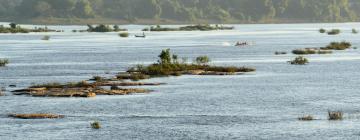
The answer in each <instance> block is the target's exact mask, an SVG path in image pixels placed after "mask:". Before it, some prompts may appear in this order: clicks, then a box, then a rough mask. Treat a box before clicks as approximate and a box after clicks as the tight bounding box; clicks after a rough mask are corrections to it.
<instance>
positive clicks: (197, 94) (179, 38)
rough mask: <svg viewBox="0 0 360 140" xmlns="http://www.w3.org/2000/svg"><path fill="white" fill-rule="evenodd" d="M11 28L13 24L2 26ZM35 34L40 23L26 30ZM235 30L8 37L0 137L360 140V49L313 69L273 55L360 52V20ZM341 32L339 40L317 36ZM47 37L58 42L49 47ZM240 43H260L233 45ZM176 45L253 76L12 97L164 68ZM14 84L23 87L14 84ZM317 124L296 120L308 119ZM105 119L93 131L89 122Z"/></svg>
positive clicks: (1, 51)
mask: <svg viewBox="0 0 360 140" xmlns="http://www.w3.org/2000/svg"><path fill="white" fill-rule="evenodd" d="M1 24H7V23H1ZM23 26H24V27H32V26H34V25H23ZM234 26H235V27H236V29H235V30H232V31H206V32H200V31H193V32H149V33H146V34H147V38H145V39H144V38H135V37H133V35H135V34H142V32H141V31H140V30H141V29H142V28H145V27H147V26H140V25H127V26H122V27H124V28H128V29H129V30H130V31H129V32H130V35H131V36H130V37H129V38H120V37H119V36H118V35H117V33H73V32H71V30H73V29H86V27H85V26H49V28H51V29H60V30H65V32H61V33H29V34H1V35H0V58H8V59H9V60H10V62H11V63H10V64H9V65H8V66H7V67H1V68H0V86H1V87H6V89H7V92H6V94H7V96H2V97H0V124H1V125H0V139H4V140H5V139H19V140H23V139H52V140H54V139H72V140H77V139H103V140H107V139H126V140H127V139H156V140H161V139H164V140H168V139H194V140H198V139H216V140H217V139H225V140H228V139H274V140H278V139H285V140H287V139H314V140H319V139H324V140H329V139H358V138H359V137H360V129H359V128H360V123H359V121H360V94H359V91H360V87H359V84H360V81H359V77H360V71H359V70H360V61H359V60H360V55H359V53H360V51H359V50H357V49H349V50H346V51H336V52H334V53H333V54H326V55H311V56H307V58H309V60H310V64H308V65H305V66H294V65H289V64H288V63H287V61H289V60H290V59H293V58H294V57H295V56H294V55H292V54H290V53H289V54H287V55H274V52H275V51H287V52H291V50H293V49H296V48H306V47H324V46H326V45H327V44H329V43H330V42H331V41H343V40H346V41H349V42H351V43H352V44H353V46H355V47H356V46H359V44H360V38H359V36H360V34H352V33H351V29H352V28H356V27H360V24H359V23H339V24H263V25H234ZM320 28H326V29H332V28H339V29H341V30H342V33H341V34H340V35H336V36H329V35H326V34H320V33H319V32H318V29H320ZM44 35H49V36H51V39H50V40H49V41H43V40H41V38H42V37H43V36H44ZM236 41H249V42H252V43H254V45H252V46H250V47H244V48H239V47H233V45H232V44H234V43H235V42H236ZM166 48H170V49H171V51H172V52H174V53H176V54H177V55H179V56H180V57H186V58H188V60H189V61H191V60H192V59H193V58H195V57H197V56H199V55H207V56H209V57H210V58H211V60H212V62H211V64H212V65H221V66H249V67H255V68H256V69H257V71H256V72H254V73H249V74H246V75H233V76H180V77H165V78H155V79H150V80H145V81H146V82H166V83H167V85H162V86H158V87H146V88H149V89H153V90H154V92H152V93H151V94H137V95H127V96H97V97H95V98H41V97H30V96H16V95H12V94H11V92H9V91H11V90H14V89H18V88H25V87H27V86H30V85H33V84H41V83H47V82H71V81H73V82H74V81H81V80H86V79H89V78H91V77H92V76H94V75H99V76H111V75H115V74H116V73H117V72H121V71H125V70H126V69H127V68H129V67H131V66H134V65H136V64H150V63H153V62H156V61H157V56H158V54H159V53H160V51H161V50H162V49H166ZM11 84H16V85H17V87H16V88H10V87H8V85H11ZM329 110H331V111H343V112H344V117H345V118H344V120H342V121H328V120H327V111H329ZM11 113H55V114H62V115H65V116H66V117H65V118H63V119H56V120H20V119H13V118H8V117H7V115H8V114H11ZM307 114H310V115H313V116H315V118H316V119H317V120H314V121H308V122H304V121H298V120H297V118H298V117H300V116H303V115H307ZM93 121H99V122H100V123H101V125H102V129H100V130H94V129H91V127H90V122H93Z"/></svg>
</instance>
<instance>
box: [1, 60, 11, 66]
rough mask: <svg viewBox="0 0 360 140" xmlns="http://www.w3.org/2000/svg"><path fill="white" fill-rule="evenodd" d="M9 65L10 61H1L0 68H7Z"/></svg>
mask: <svg viewBox="0 0 360 140" xmlns="http://www.w3.org/2000/svg"><path fill="white" fill-rule="evenodd" d="M7 64H9V59H0V67H5V66H6V65H7Z"/></svg>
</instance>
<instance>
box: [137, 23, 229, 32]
mask: <svg viewBox="0 0 360 140" xmlns="http://www.w3.org/2000/svg"><path fill="white" fill-rule="evenodd" d="M233 29H234V27H227V26H222V25H217V24H216V25H214V26H213V25H209V24H204V25H201V24H198V25H189V26H184V27H179V28H166V27H161V26H160V25H157V26H155V27H154V26H151V27H150V29H148V28H145V29H143V31H155V32H159V31H212V30H233Z"/></svg>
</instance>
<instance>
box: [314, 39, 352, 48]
mask: <svg viewBox="0 0 360 140" xmlns="http://www.w3.org/2000/svg"><path fill="white" fill-rule="evenodd" d="M351 46H352V45H351V43H350V42H346V41H342V42H331V43H330V44H329V45H327V46H326V47H323V48H320V49H322V50H346V49H349V48H350V47H351Z"/></svg>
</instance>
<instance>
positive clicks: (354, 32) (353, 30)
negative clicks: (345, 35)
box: [351, 29, 359, 34]
mask: <svg viewBox="0 0 360 140" xmlns="http://www.w3.org/2000/svg"><path fill="white" fill-rule="evenodd" d="M351 32H352V33H353V34H357V33H359V31H358V30H356V29H352V30H351Z"/></svg>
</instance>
